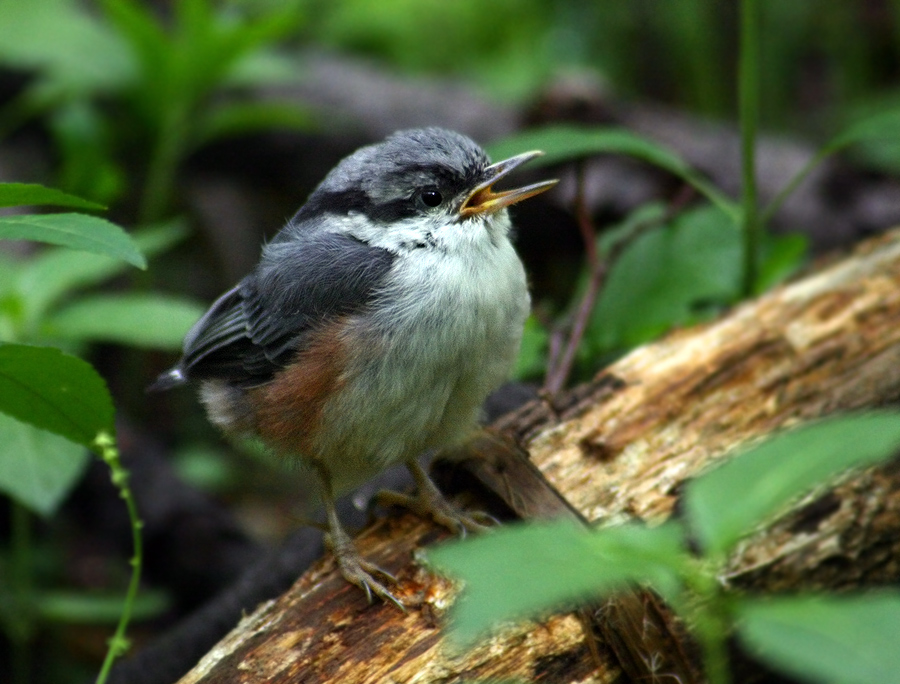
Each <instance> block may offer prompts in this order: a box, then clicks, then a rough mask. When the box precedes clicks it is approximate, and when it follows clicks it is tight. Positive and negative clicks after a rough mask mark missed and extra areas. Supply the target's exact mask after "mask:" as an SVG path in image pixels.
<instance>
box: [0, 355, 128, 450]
mask: <svg viewBox="0 0 900 684" xmlns="http://www.w3.org/2000/svg"><path fill="white" fill-rule="evenodd" d="M0 411H2V412H4V413H6V414H8V415H10V416H12V417H13V418H16V419H17V420H20V421H22V422H23V423H30V424H31V425H34V426H35V427H37V428H40V429H42V430H49V431H50V432H54V433H56V434H58V435H62V436H63V437H65V438H66V439H70V440H72V441H73V442H77V443H78V444H83V445H84V446H87V447H91V445H92V443H93V441H94V438H95V437H96V436H97V434H98V433H100V432H101V431H105V432H109V433H112V432H114V424H113V403H112V398H111V397H110V396H109V391H108V390H107V389H106V383H105V382H104V381H103V378H101V377H100V376H99V375H98V374H97V371H95V370H94V368H93V367H92V366H91V365H90V364H89V363H87V362H86V361H82V360H81V359H79V358H78V357H75V356H72V355H70V354H66V353H64V352H62V351H60V350H59V349H54V348H52V347H32V346H28V345H24V344H3V343H0Z"/></svg>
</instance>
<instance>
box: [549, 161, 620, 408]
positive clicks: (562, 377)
mask: <svg viewBox="0 0 900 684" xmlns="http://www.w3.org/2000/svg"><path fill="white" fill-rule="evenodd" d="M576 173H577V183H576V191H575V216H576V218H577V219H578V227H579V229H580V231H581V239H582V241H583V242H584V251H585V256H586V259H587V268H588V273H589V274H590V276H589V279H588V284H587V288H586V289H585V292H584V296H583V297H582V299H581V303H580V304H579V305H578V309H577V311H576V313H575V320H574V322H573V323H572V329H571V331H570V332H569V338H568V340H567V341H566V344H565V346H564V347H563V348H562V350H561V353H559V352H558V353H556V354H552V355H551V357H550V360H551V361H553V362H554V363H553V365H552V367H551V368H549V369H548V372H547V381H546V382H545V383H544V391H545V392H546V393H547V394H548V395H549V396H550V397H554V396H556V395H557V394H558V393H559V392H560V391H561V390H562V388H563V387H564V386H565V384H566V380H568V378H569V374H570V373H571V372H572V367H573V366H574V365H575V356H576V354H577V353H578V346H579V345H580V344H581V340H582V338H584V332H585V330H586V329H587V325H588V321H589V320H590V317H591V311H593V310H594V303H595V302H596V301H597V295H598V294H599V292H600V286H601V285H602V284H603V279H604V277H605V275H606V268H605V264H604V263H602V262H601V261H600V256H599V254H598V252H597V230H596V228H595V227H594V222H593V220H592V218H591V214H590V211H589V209H588V206H587V200H586V199H585V164H584V162H583V161H580V162H579V163H578V166H577V168H576Z"/></svg>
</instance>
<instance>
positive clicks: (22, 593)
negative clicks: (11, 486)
mask: <svg viewBox="0 0 900 684" xmlns="http://www.w3.org/2000/svg"><path fill="white" fill-rule="evenodd" d="M11 508H12V510H11V516H12V519H11V525H12V529H11V536H12V539H11V542H12V557H11V559H10V560H11V566H12V567H11V568H10V580H11V581H10V584H11V589H12V596H13V599H14V602H15V603H14V606H15V608H16V612H17V613H18V620H19V622H18V625H17V626H16V629H15V631H14V632H13V633H11V634H10V635H9V636H10V638H11V639H10V640H11V641H12V650H13V654H12V658H13V662H12V666H13V667H12V673H13V682H15V684H26V682H28V681H29V680H30V679H31V639H32V637H33V635H34V582H33V576H32V572H33V570H34V568H33V564H32V538H31V513H30V512H29V511H28V509H27V508H25V506H23V505H22V504H20V503H19V502H18V501H16V500H13V501H12V507H11Z"/></svg>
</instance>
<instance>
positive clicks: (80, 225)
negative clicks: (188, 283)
mask: <svg viewBox="0 0 900 684" xmlns="http://www.w3.org/2000/svg"><path fill="white" fill-rule="evenodd" d="M4 239H5V240H36V241H38V242H49V243H50V244H54V245H61V246H63V247H71V248H72V249H79V250H83V251H85V252H93V253H95V254H105V255H107V256H111V257H116V258H118V259H122V260H124V261H127V262H128V263H130V264H133V265H134V266H137V267H138V268H146V266H147V260H146V259H144V256H143V255H142V254H141V253H140V251H139V250H138V248H137V246H136V245H135V244H134V240H132V239H131V237H130V236H129V235H128V233H126V232H125V231H124V230H122V229H121V228H119V227H118V226H117V225H115V224H113V223H110V222H109V221H105V220H104V219H101V218H97V217H96V216H87V215H85V214H27V215H23V216H0V240H4Z"/></svg>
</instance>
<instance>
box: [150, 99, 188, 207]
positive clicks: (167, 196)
mask: <svg viewBox="0 0 900 684" xmlns="http://www.w3.org/2000/svg"><path fill="white" fill-rule="evenodd" d="M187 127H188V116H187V115H186V114H185V113H184V112H183V111H181V110H180V109H179V108H177V107H176V108H175V109H174V110H173V111H172V112H170V113H169V115H168V116H167V117H166V120H165V121H164V122H163V123H162V125H161V126H160V128H159V131H158V134H157V137H156V142H155V144H154V147H153V153H152V155H151V157H150V164H149V166H148V167H147V178H146V180H145V182H144V190H143V195H142V197H141V206H140V209H139V216H138V219H139V220H140V222H141V223H142V224H147V223H152V222H153V221H157V220H159V219H161V218H162V217H163V216H164V214H165V212H166V211H168V209H169V204H170V202H171V201H172V189H173V188H174V186H175V174H176V173H177V171H178V163H179V161H180V160H181V156H182V154H183V153H184V147H185V141H186V139H187Z"/></svg>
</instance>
